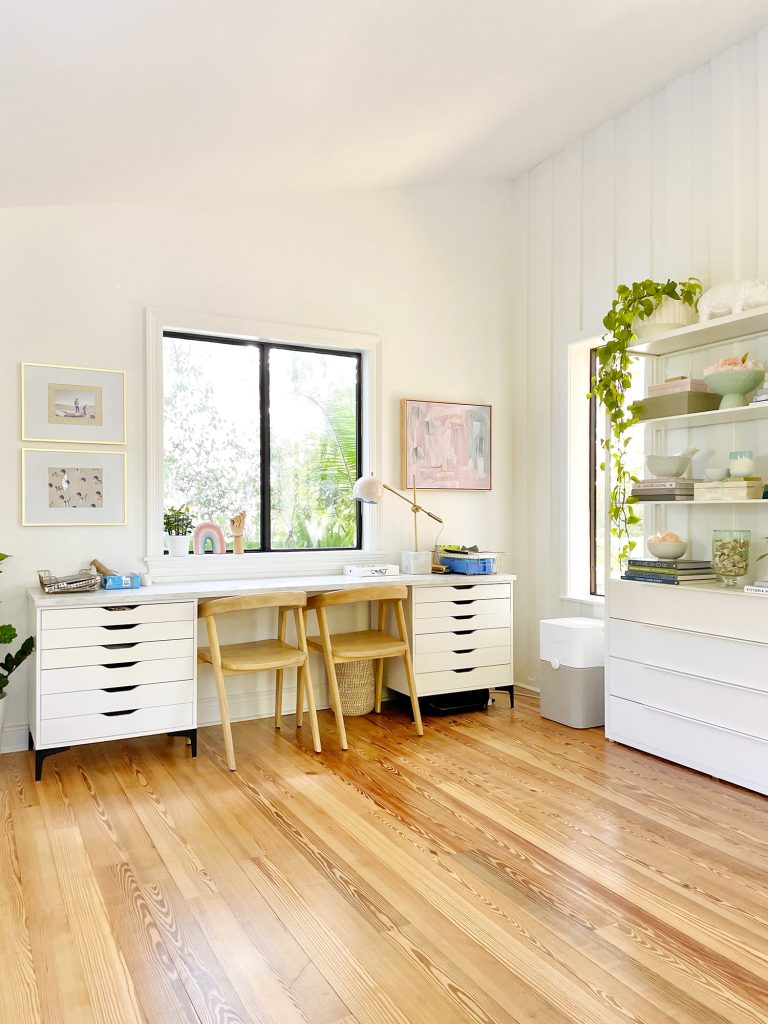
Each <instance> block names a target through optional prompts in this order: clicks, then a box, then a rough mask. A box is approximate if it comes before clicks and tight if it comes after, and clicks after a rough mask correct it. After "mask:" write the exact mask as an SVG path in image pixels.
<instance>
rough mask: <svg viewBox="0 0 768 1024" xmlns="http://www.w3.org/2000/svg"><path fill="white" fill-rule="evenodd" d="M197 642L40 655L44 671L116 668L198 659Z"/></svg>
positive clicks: (121, 645) (70, 649) (78, 649)
mask: <svg viewBox="0 0 768 1024" xmlns="http://www.w3.org/2000/svg"><path fill="white" fill-rule="evenodd" d="M194 657H195V644H194V641H193V640H155V641H153V642H150V643H133V642H128V643H125V642H123V643H113V644H101V645H100V646H97V647H61V648H58V649H56V650H45V649H43V650H42V651H41V652H40V667H41V669H49V668H75V667H77V666H78V665H114V664H115V663H116V662H118V663H120V664H127V663H128V662H136V661H154V660H156V659H158V658H194Z"/></svg>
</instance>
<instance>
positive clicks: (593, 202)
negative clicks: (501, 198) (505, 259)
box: [512, 30, 768, 682]
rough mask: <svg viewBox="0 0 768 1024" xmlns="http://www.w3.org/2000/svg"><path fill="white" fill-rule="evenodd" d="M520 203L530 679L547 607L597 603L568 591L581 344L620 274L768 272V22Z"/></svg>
mask: <svg viewBox="0 0 768 1024" xmlns="http://www.w3.org/2000/svg"><path fill="white" fill-rule="evenodd" d="M512 203H513V223H514V226H513V233H512V241H513V245H514V253H513V267H514V284H515V290H514V298H515V302H514V306H513V314H512V315H513V348H514V363H513V366H514V370H513V396H514V401H513V410H512V416H513V425H512V430H513V437H514V439H515V443H514V445H513V449H512V455H513V467H514V470H513V479H514V481H515V486H514V501H513V521H514V524H515V541H516V543H515V547H514V564H515V571H516V572H517V573H518V574H519V576H520V581H519V583H518V585H517V594H516V598H517V616H516V632H515V644H516V659H517V668H516V678H517V680H518V682H522V681H524V680H526V679H530V678H531V677H533V675H534V674H535V671H536V661H537V659H538V632H537V631H538V620H539V619H540V618H543V617H547V616H553V615H572V614H589V613H590V606H589V605H579V604H578V603H575V602H570V601H563V600H561V595H562V594H563V593H564V591H565V585H566V581H565V578H564V574H565V565H566V557H565V546H564V542H565V531H566V520H565V516H566V504H565V497H566V474H567V468H568V467H567V446H566V411H567V393H566V381H567V376H566V375H567V350H568V345H569V344H570V343H572V342H574V341H577V340H579V339H582V338H588V337H592V336H595V335H598V334H601V333H602V326H601V324H602V317H603V314H604V313H605V311H606V310H607V309H608V307H609V305H610V302H611V300H612V298H613V293H614V290H615V287H616V284H617V283H619V282H624V281H632V280H637V279H640V278H644V277H648V276H650V277H653V278H657V279H666V277H668V276H669V277H673V278H680V277H687V276H688V275H691V274H692V275H694V276H697V277H700V278H701V279H702V280H703V281H704V282H705V285H707V284H717V283H720V282H723V281H728V280H732V279H734V278H738V277H756V276H761V277H764V278H765V277H768V30H764V31H762V32H761V33H759V34H758V35H756V36H753V37H751V38H750V39H747V40H746V41H745V42H744V43H742V44H740V45H739V46H735V47H733V48H731V49H729V50H726V51H725V52H724V53H722V54H719V55H718V56H717V57H715V58H714V59H713V60H712V61H711V62H710V63H709V64H707V65H705V66H704V67H702V68H699V69H698V70H696V71H694V72H692V73H691V74H688V75H684V76H683V77H681V78H678V79H676V80H675V81H674V82H672V83H670V85H669V86H668V87H667V88H666V89H664V90H663V91H661V92H659V93H657V94H655V95H654V96H651V97H649V98H648V99H645V100H643V101H641V102H640V103H637V104H636V105H635V106H633V107H632V108H631V109H630V110H627V111H626V112H625V113H623V114H621V115H620V116H619V117H617V118H615V119H614V120H612V121H609V122H607V123H606V124H604V125H602V126H601V127H600V128H598V129H597V130H596V131H594V132H592V133H591V134H590V135H587V136H585V137H584V138H582V139H579V140H577V141H576V142H573V143H572V144H571V145H569V146H568V147H566V148H565V149H563V150H562V151H561V152H559V153H557V154H555V155H554V156H553V157H552V158H551V159H549V160H546V161H544V162H543V163H541V164H539V165H538V166H537V167H535V168H534V169H533V170H531V171H530V172H529V173H527V174H525V175H523V176H522V177H520V178H518V179H517V180H516V181H515V182H514V185H513V197H512ZM585 393H586V382H585ZM550 496H552V498H551V497H550Z"/></svg>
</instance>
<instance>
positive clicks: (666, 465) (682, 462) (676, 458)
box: [645, 455, 691, 476]
mask: <svg viewBox="0 0 768 1024" xmlns="http://www.w3.org/2000/svg"><path fill="white" fill-rule="evenodd" d="M645 463H646V465H647V466H648V469H649V470H650V471H651V473H653V475H654V476H682V475H683V474H684V473H685V471H686V470H687V469H688V467H689V466H690V464H691V460H690V457H689V456H687V455H647V456H646V459H645Z"/></svg>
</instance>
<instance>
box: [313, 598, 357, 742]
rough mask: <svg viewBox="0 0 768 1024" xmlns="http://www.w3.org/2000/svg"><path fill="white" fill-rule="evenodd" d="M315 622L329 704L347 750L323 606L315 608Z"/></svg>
mask: <svg viewBox="0 0 768 1024" xmlns="http://www.w3.org/2000/svg"><path fill="white" fill-rule="evenodd" d="M317 622H318V625H319V626H320V636H321V638H322V641H323V660H324V661H325V674H326V675H327V677H328V689H329V690H330V697H331V705H332V707H333V712H334V714H335V715H336V729H337V731H338V733H339V741H340V743H341V749H342V750H348V749H349V747H348V744H347V730H346V729H345V728H344V713H343V712H342V710H341V697H340V696H339V681H338V679H337V678H336V666H335V665H334V663H333V654H332V652H331V636H330V633H329V632H328V619H327V618H326V614H325V608H318V609H317Z"/></svg>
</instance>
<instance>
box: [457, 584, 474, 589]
mask: <svg viewBox="0 0 768 1024" xmlns="http://www.w3.org/2000/svg"><path fill="white" fill-rule="evenodd" d="M474 585H475V584H474V583H454V584H453V589H454V590H472V588H473V587H474Z"/></svg>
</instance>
